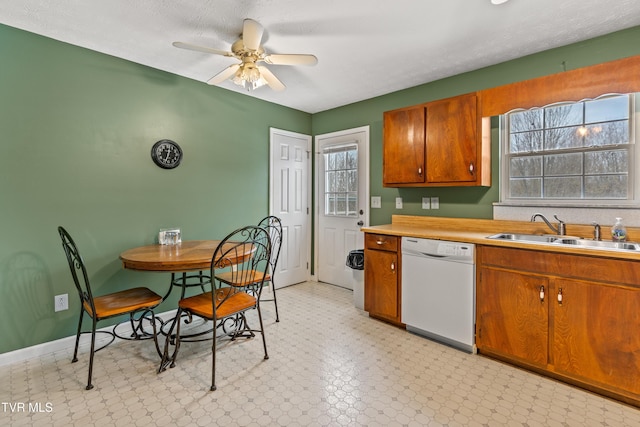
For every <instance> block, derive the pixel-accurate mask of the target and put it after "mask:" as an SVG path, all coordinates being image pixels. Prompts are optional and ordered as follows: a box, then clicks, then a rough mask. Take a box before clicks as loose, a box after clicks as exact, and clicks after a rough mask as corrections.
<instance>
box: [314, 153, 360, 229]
mask: <svg viewBox="0 0 640 427" xmlns="http://www.w3.org/2000/svg"><path fill="white" fill-rule="evenodd" d="M322 155H323V157H324V165H325V168H324V175H325V176H324V198H325V203H324V214H325V215H326V216H334V217H357V216H358V145H357V144H348V145H341V146H330V147H325V148H324V150H323V153H322Z"/></svg>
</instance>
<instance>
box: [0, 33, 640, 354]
mask: <svg viewBox="0 0 640 427" xmlns="http://www.w3.org/2000/svg"><path fill="white" fill-rule="evenodd" d="M639 39H640V27H636V28H633V29H630V30H626V31H622V32H618V33H614V34H610V35H608V36H604V37H600V38H597V39H593V40H589V41H586V42H582V43H578V44H574V45H571V46H568V47H564V48H559V49H554V50H550V51H546V52H543V53H540V54H536V55H531V56H528V57H525V58H521V59H517V60H513V61H510V62H507V63H504V64H499V65H496V66H492V67H488V68H484V69H481V70H477V71H473V72H469V73H465V74H461V75H458V76H455V77H451V78H448V79H444V80H440V81H437V82H433V83H428V84H425V85H421V86H418V87H415V88H411V89H407V90H403V91H399V92H395V93H392V94H389V95H385V96H381V97H378V98H374V99H370V100H367V101H363V102H359V103H356V104H352V105H347V106H344V107H340V108H336V109H333V110H329V111H325V112H321V113H318V114H314V115H313V116H311V115H309V114H306V113H303V112H300V111H296V110H292V109H289V108H285V107H282V106H278V105H275V104H271V103H267V102H264V101H260V100H256V99H253V98H250V97H247V96H244V95H242V94H237V93H234V92H230V91H227V90H224V89H220V88H216V87H210V86H207V85H205V84H203V83H200V82H195V81H192V80H189V79H185V78H182V77H177V76H175V75H172V74H168V73H165V72H161V71H158V70H155V69H152V68H148V67H144V66H141V65H137V64H134V63H130V62H127V61H124V60H121V59H117V58H113V57H110V56H107V55H103V54H99V53H96V52H92V51H89V50H85V49H82V48H78V47H74V46H70V45H67V44H64V43H61V42H57V41H54V40H51V39H47V38H44V37H40V36H36V35H33V34H30V33H27V32H23V31H20V30H16V29H13V28H10V27H6V26H2V25H0V64H1V65H0V131H1V134H0V138H2V142H1V143H0V174H1V175H0V220H1V221H2V222H1V225H0V227H1V228H0V229H1V230H2V234H1V236H0V242H1V243H0V324H1V325H2V328H1V329H0V330H1V335H0V353H5V352H8V351H11V350H15V349H19V348H23V347H28V346H31V345H35V344H39V343H43V342H47V341H51V340H55V339H57V338H61V337H66V336H69V335H72V334H74V333H75V326H76V322H77V315H78V312H79V302H78V301H77V300H78V298H77V296H76V294H75V289H74V287H73V284H72V282H71V279H70V275H69V271H68V266H67V265H66V260H65V258H64V254H63V251H62V248H61V246H60V242H59V237H58V235H57V232H56V227H57V226H58V225H63V226H65V227H66V228H67V229H68V231H69V232H70V233H71V234H72V236H73V237H74V239H75V240H76V243H77V244H78V246H79V248H80V250H81V252H82V254H83V257H84V259H85V262H86V263H87V265H88V267H89V271H90V274H91V279H92V283H93V285H94V288H96V290H97V292H98V293H106V292H111V291H115V290H119V289H123V288H126V287H130V286H132V285H133V284H136V285H138V284H143V285H147V286H149V287H151V288H152V289H154V290H156V291H157V292H159V293H163V292H164V291H165V290H166V287H167V285H168V280H169V277H168V275H167V274H163V273H142V272H133V271H125V270H123V269H122V266H121V264H120V262H119V260H118V255H119V254H120V252H122V251H123V250H125V249H128V248H130V247H134V246H139V245H143V244H150V243H153V242H154V240H155V237H156V235H157V232H158V229H160V228H162V227H168V226H178V227H181V228H182V232H183V237H184V238H185V239H198V238H220V237H222V236H223V235H224V234H225V233H226V232H228V231H229V230H230V229H232V228H234V227H237V226H239V225H243V224H246V223H251V222H255V221H257V220H258V219H260V218H261V217H262V216H264V215H265V214H266V213H267V210H268V145H269V127H276V128H280V129H286V130H290V131H294V132H301V133H305V134H312V135H318V134H323V133H328V132H333V131H338V130H344V129H348V128H353V127H358V126H363V125H369V126H370V129H371V194H372V195H380V196H382V201H383V207H382V209H373V210H372V213H371V223H372V224H382V223H387V222H389V221H390V219H391V215H392V214H393V213H401V214H414V215H424V214H432V215H438V216H461V217H462V216H469V217H491V212H492V208H491V207H492V203H493V202H494V201H496V200H497V198H498V191H497V182H498V181H497V172H498V171H497V161H496V160H497V158H498V151H497V144H494V145H493V177H494V180H493V182H494V186H493V187H491V188H429V189H393V188H382V178H381V177H382V113H383V112H384V111H386V110H391V109H394V108H399V107H403V106H407V105H414V104H419V103H422V102H426V101H429V100H433V99H439V98H445V97H448V96H453V95H456V94H460V93H466V92H471V91H474V90H477V89H483V88H487V87H493V86H498V85H501V84H505V83H509V82H512V81H518V80H524V79H528V78H532V77H536V76H539V75H544V74H550V73H554V72H559V71H562V70H563V69H565V68H566V69H573V68H579V67H582V66H586V65H591V64H595V63H599V62H605V61H609V60H613V59H617V58H622V57H626V56H632V55H638V54H640V44H638V43H637V40H639ZM494 123H495V121H494ZM494 133H495V130H494ZM163 138H169V139H173V140H175V141H177V142H178V143H179V144H180V145H181V146H182V148H183V150H184V153H185V158H184V160H183V163H182V165H180V167H178V168H177V169H175V170H172V171H166V170H162V169H160V168H158V167H156V166H155V165H154V164H153V162H152V161H151V158H150V150H151V146H152V145H153V143H155V142H156V141H157V140H159V139H163ZM398 195H400V196H402V197H403V198H404V204H405V209H403V210H398V211H397V210H395V208H394V206H395V197H396V196H398ZM425 195H429V196H438V197H440V204H441V209H440V210H437V211H434V210H432V211H423V210H421V209H420V198H421V197H422V196H425ZM62 293H68V294H69V304H70V309H69V310H67V311H62V312H58V313H54V311H53V297H54V295H57V294H62ZM174 307H175V300H170V301H167V303H165V305H164V306H162V307H160V311H164V310H170V309H173V308H174ZM105 324H106V323H105ZM105 324H103V325H105Z"/></svg>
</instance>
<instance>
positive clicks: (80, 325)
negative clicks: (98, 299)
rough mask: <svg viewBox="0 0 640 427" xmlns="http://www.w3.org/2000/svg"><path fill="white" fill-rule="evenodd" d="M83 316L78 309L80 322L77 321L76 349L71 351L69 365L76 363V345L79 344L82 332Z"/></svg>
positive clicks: (82, 311) (82, 312)
mask: <svg viewBox="0 0 640 427" xmlns="http://www.w3.org/2000/svg"><path fill="white" fill-rule="evenodd" d="M83 316H84V310H83V309H82V308H81V309H80V320H79V321H78V333H77V334H76V348H75V349H74V350H73V359H71V363H74V362H77V361H78V345H79V344H80V333H81V331H82V317H83Z"/></svg>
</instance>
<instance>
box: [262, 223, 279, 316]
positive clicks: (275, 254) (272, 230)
mask: <svg viewBox="0 0 640 427" xmlns="http://www.w3.org/2000/svg"><path fill="white" fill-rule="evenodd" d="M258 227H262V228H264V229H265V230H267V232H268V233H269V238H270V239H271V257H270V258H269V271H268V272H267V276H266V277H265V279H264V281H265V286H270V287H271V293H272V294H273V298H269V299H262V301H273V303H274V305H275V307H276V322H279V321H280V315H279V314H278V298H277V296H276V285H275V283H274V282H273V276H275V273H276V266H277V265H278V259H279V258H280V248H281V247H282V222H281V221H280V218H278V217H277V216H273V215H270V216H267V217H265V218H263V219H262V220H260V222H259V223H258ZM266 283H268V285H266Z"/></svg>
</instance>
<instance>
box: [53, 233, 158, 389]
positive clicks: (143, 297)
mask: <svg viewBox="0 0 640 427" xmlns="http://www.w3.org/2000/svg"><path fill="white" fill-rule="evenodd" d="M58 233H60V238H61V239H62V247H63V248H64V252H65V254H66V256H67V261H68V262H69V268H70V270H71V276H72V277H73V281H74V283H75V285H76V289H77V291H78V296H79V297H80V320H79V321H78V332H77V334H76V345H75V349H74V351H73V359H72V362H77V361H78V346H79V342H80V334H82V333H89V332H88V331H87V332H82V319H83V317H84V314H85V313H87V315H88V316H89V317H90V318H91V353H90V356H89V378H88V380H87V387H86V389H87V390H91V389H92V388H93V384H92V382H91V379H92V374H93V356H94V354H95V353H96V352H97V351H99V350H102V349H103V348H105V347H106V346H108V345H109V344H111V343H112V342H113V341H114V340H115V338H116V336H117V337H119V338H124V337H121V336H120V335H117V334H116V327H117V326H118V325H116V326H114V328H113V332H109V331H96V324H97V323H98V322H99V321H101V320H104V319H108V318H112V317H116V316H122V315H128V316H129V322H131V325H132V329H133V334H132V337H131V338H125V339H135V340H138V339H143V338H153V340H154V342H155V346H156V351H157V352H158V354H159V355H160V356H162V353H161V352H160V347H159V345H158V339H157V335H156V317H155V314H154V312H153V309H154V308H155V307H156V306H157V305H158V304H160V302H162V297H161V296H160V295H158V294H156V293H155V292H153V291H151V290H150V289H148V288H144V287H137V288H133V289H127V290H124V291H119V292H113V293H110V294H107V295H102V296H97V297H94V296H93V292H92V291H91V285H90V283H89V276H88V274H87V269H86V268H85V265H84V261H83V259H82V257H81V256H80V252H79V251H78V248H77V246H76V244H75V242H74V241H73V239H72V238H71V236H70V235H69V233H67V231H66V230H65V229H64V228H63V227H58ZM136 315H139V316H140V317H139V318H138V319H136V318H135V316H136ZM149 315H150V316H151V317H150V319H149V317H148V316H149ZM144 319H149V321H150V323H151V325H152V330H153V332H152V334H148V333H146V332H145V331H143V330H142V322H143V321H144ZM136 324H137V326H134V325H136ZM96 332H101V333H107V334H109V335H110V336H111V339H110V341H109V342H107V343H106V344H104V345H103V346H102V347H100V348H98V349H96V348H95V341H96Z"/></svg>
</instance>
